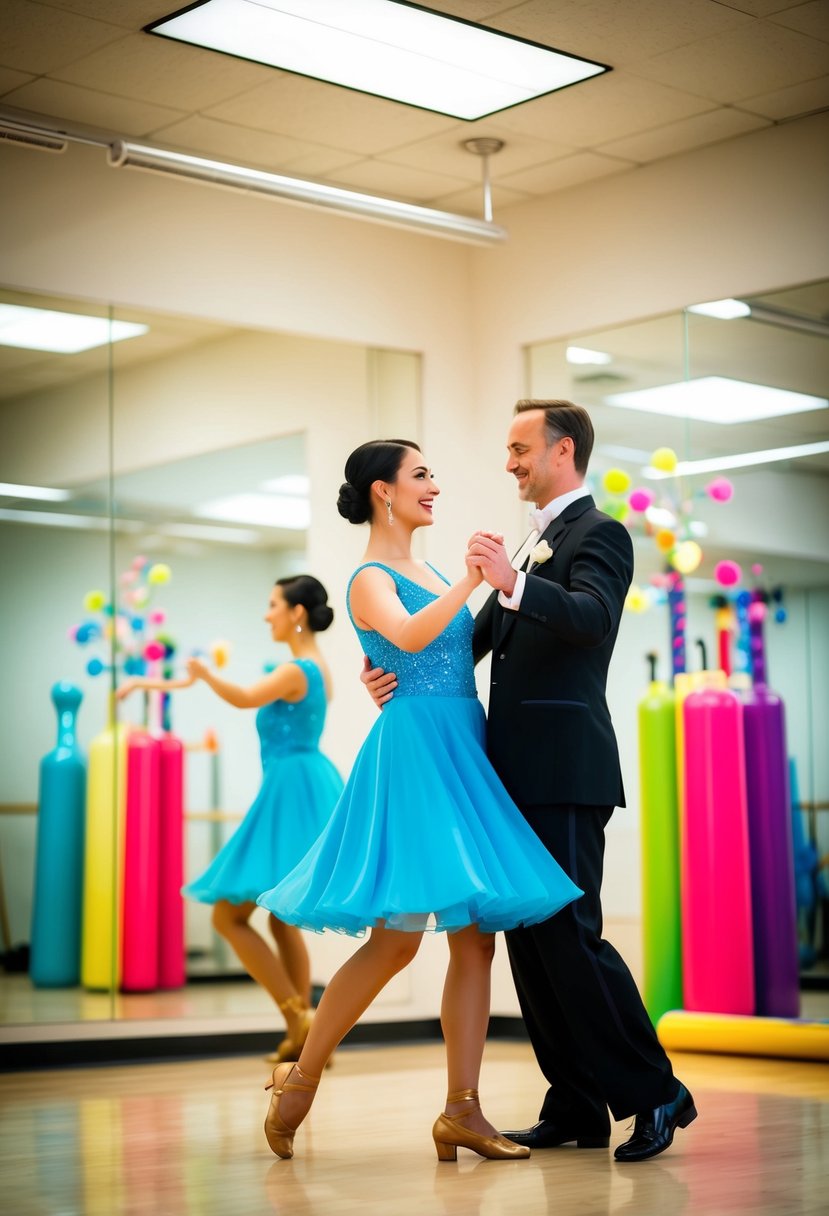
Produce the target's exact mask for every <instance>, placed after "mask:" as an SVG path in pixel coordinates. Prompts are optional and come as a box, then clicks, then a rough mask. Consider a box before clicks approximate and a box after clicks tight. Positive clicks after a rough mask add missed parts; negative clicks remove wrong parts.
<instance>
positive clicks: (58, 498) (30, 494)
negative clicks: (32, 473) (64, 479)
mask: <svg viewBox="0 0 829 1216" xmlns="http://www.w3.org/2000/svg"><path fill="white" fill-rule="evenodd" d="M71 497H72V494H71V492H70V491H69V490H57V489H53V488H52V487H51V486H18V485H13V484H12V483H11V482H8V481H0V498H34V499H37V500H38V501H40V502H66V500H67V498H71Z"/></svg>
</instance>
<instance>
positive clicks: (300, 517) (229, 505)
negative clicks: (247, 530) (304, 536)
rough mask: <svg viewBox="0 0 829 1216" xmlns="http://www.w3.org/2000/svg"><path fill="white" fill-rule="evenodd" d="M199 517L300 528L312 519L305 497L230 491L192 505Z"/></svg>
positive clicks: (271, 526) (306, 525) (298, 529)
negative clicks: (208, 500)
mask: <svg viewBox="0 0 829 1216" xmlns="http://www.w3.org/2000/svg"><path fill="white" fill-rule="evenodd" d="M193 514H194V515H197V516H198V517H199V518H200V519H224V520H227V521H228V522H229V523H238V524H256V525H258V526H260V527H265V528H290V529H295V530H297V531H300V530H301V529H303V528H307V527H308V525H309V523H310V522H311V510H310V507H309V504H308V499H307V498H294V497H289V496H288V495H281V496H280V495H276V494H232V495H230V496H229V497H228V498H216V499H214V500H213V501H212V502H205V503H202V504H201V505H200V506H198V507H195V508H194V510H193Z"/></svg>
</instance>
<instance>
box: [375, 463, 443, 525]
mask: <svg viewBox="0 0 829 1216" xmlns="http://www.w3.org/2000/svg"><path fill="white" fill-rule="evenodd" d="M387 490H388V494H387V497H388V498H389V499H390V500H391V508H392V514H393V515H394V518H395V520H399V521H400V522H401V523H404V524H409V525H410V526H411V527H413V528H422V527H429V526H431V524H432V509H433V507H434V500H435V499H436V498H437V496H438V494H440V490H439V489H438V486H437V484H436V482H435V479H434V477H433V476H432V473H431V470H430V469H429V466H428V465H427V464H426V463H425V461H424V459H423V454H422V453H421V452H418V451H417V450H416V449H415V448H406V455H405V456H404V457H403V463H402V464H401V465H400V468H399V470H398V473H397V480H396V481H395V483H394V485H390V486H388V487H387ZM385 497H386V496H384V499H383V514H385V511H386V509H387V508H386V506H385Z"/></svg>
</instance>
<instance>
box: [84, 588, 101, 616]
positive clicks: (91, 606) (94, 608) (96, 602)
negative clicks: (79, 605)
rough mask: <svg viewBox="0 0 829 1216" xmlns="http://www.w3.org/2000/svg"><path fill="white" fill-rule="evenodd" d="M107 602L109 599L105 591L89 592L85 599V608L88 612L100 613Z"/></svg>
mask: <svg viewBox="0 0 829 1216" xmlns="http://www.w3.org/2000/svg"><path fill="white" fill-rule="evenodd" d="M106 602H107V597H106V596H105V595H104V593H103V591H87V593H86V595H85V596H84V597H83V606H84V608H85V609H86V611H87V612H100V611H101V609H102V608H103V606H104V604H105V603H106Z"/></svg>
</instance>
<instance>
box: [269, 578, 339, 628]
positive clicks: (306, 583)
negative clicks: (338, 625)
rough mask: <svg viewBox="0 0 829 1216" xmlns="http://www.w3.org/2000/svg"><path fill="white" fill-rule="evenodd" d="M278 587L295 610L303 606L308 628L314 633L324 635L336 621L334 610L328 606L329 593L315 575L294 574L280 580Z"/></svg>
mask: <svg viewBox="0 0 829 1216" xmlns="http://www.w3.org/2000/svg"><path fill="white" fill-rule="evenodd" d="M276 585H277V587H281V588H282V594H283V595H284V597H285V599H286V601H287V602H288V603H289V604H290V605H291V607H292V608H295V607H296V606H297V605H301V606H302V607H303V608H304V609H305V611H306V612H307V613H308V628H309V629H310V630H311V631H312V632H313V633H322V632H323V630H325V629H327V628H328V626H329V625H330V624H331V622H332V621H333V620H334V610H333V608H331V607H329V604H328V592H327V591H326V590H325V588H324V587H323V585H322V583H321V582H320V581H319V579H318V578H314V576H313V574H294V575H288V577H287V578H278V579H277V580H276Z"/></svg>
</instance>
